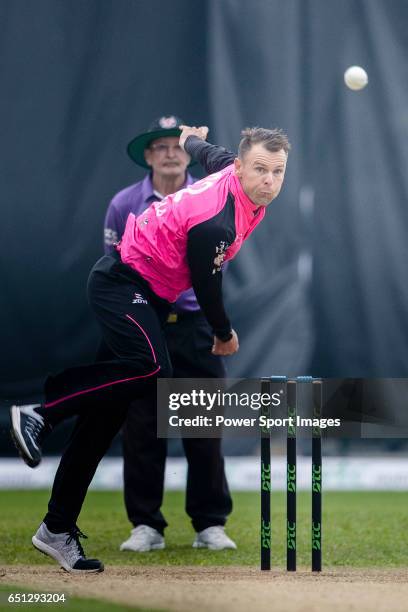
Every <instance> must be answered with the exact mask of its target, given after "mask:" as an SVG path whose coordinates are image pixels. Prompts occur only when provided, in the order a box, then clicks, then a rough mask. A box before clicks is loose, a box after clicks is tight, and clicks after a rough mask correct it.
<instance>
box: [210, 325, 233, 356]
mask: <svg viewBox="0 0 408 612" xmlns="http://www.w3.org/2000/svg"><path fill="white" fill-rule="evenodd" d="M231 333H232V338H231V340H228V342H223V341H222V340H220V339H219V338H217V336H214V344H213V347H212V351H211V352H212V354H213V355H221V356H226V355H233V354H234V353H236V352H237V351H238V349H239V342H238V335H237V332H236V331H234V330H232V331H231Z"/></svg>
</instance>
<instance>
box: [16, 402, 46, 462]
mask: <svg viewBox="0 0 408 612" xmlns="http://www.w3.org/2000/svg"><path fill="white" fill-rule="evenodd" d="M40 407H41V404H26V405H24V406H12V407H11V410H10V416H11V436H12V438H13V441H14V444H15V445H16V447H17V450H18V452H19V453H20V456H21V458H22V459H23V460H24V461H25V463H26V464H27V465H28V466H30V467H31V468H35V467H37V465H38V464H39V463H40V461H41V457H42V450H41V446H42V443H43V440H44V437H45V436H46V435H47V434H48V433H49V432H50V431H51V426H50V425H48V424H47V423H46V422H45V421H44V418H43V417H42V416H41V415H40V414H38V412H37V410H36V409H37V408H40Z"/></svg>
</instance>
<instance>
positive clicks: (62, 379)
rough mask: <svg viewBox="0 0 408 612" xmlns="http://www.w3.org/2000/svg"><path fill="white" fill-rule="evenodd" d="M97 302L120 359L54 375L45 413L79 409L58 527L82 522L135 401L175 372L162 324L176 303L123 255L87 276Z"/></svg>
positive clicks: (58, 485) (53, 510) (51, 513)
mask: <svg viewBox="0 0 408 612" xmlns="http://www.w3.org/2000/svg"><path fill="white" fill-rule="evenodd" d="M88 297H89V302H90V305H91V307H92V309H93V311H94V313H95V315H96V318H97V320H98V323H99V325H100V327H101V331H102V336H103V339H104V342H105V343H106V344H107V346H108V347H109V349H110V351H111V352H112V353H113V354H114V356H115V359H111V360H107V361H102V362H99V363H92V364H89V365H84V366H80V367H77V368H69V369H67V370H64V371H63V372H61V373H60V374H58V375H57V376H55V377H50V378H48V379H47V381H46V384H45V388H44V393H45V403H44V407H43V408H42V409H41V412H42V414H43V416H44V417H45V419H46V420H47V421H48V422H49V423H50V424H52V425H56V424H58V423H59V422H61V421H62V420H63V419H65V418H67V417H70V416H72V415H73V414H77V415H78V416H79V419H78V422H77V424H76V427H75V430H74V432H73V434H72V436H71V438H70V441H69V443H68V446H67V448H66V450H65V452H64V453H63V456H62V458H61V461H60V464H59V467H58V470H57V473H56V476H55V480H54V484H53V488H52V493H51V499H50V502H49V505H48V513H47V515H46V516H45V519H44V521H45V523H46V524H47V526H48V527H49V528H50V529H51V530H53V531H66V530H68V529H70V528H71V527H72V526H73V525H75V524H76V521H77V518H78V515H79V513H80V511H81V508H82V504H83V501H84V499H85V495H86V492H87V490H88V487H89V484H90V482H91V480H92V478H93V476H94V473H95V471H96V468H97V466H98V463H99V462H100V460H101V459H102V457H103V456H104V454H105V452H106V450H107V449H108V448H109V445H110V443H111V441H112V439H113V437H114V436H115V434H116V433H117V431H118V430H119V429H120V427H121V425H122V424H123V421H124V420H125V418H126V414H127V411H128V408H129V405H130V403H131V401H133V400H134V399H135V398H140V399H141V398H145V397H148V396H149V395H150V396H152V394H154V393H155V389H156V379H157V376H163V377H169V376H171V373H172V370H171V363H170V359H169V354H168V351H167V346H166V342H165V337H164V333H163V325H164V322H165V320H166V319H167V316H168V312H169V310H170V305H169V304H168V302H166V301H165V300H161V299H160V298H158V297H157V296H156V295H155V294H154V293H153V292H152V291H151V290H150V289H149V286H148V284H147V283H146V281H144V279H142V278H141V277H140V276H139V275H137V274H136V273H135V272H133V271H132V270H131V269H130V268H128V267H127V266H124V265H123V264H122V263H121V262H120V260H118V259H117V258H114V257H111V256H104V257H102V259H100V260H99V261H98V262H97V263H96V264H95V266H94V268H93V269H92V271H91V273H90V276H89V281H88Z"/></svg>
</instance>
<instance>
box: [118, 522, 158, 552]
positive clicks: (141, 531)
mask: <svg viewBox="0 0 408 612" xmlns="http://www.w3.org/2000/svg"><path fill="white" fill-rule="evenodd" d="M130 533H131V536H130V538H129V539H128V540H126V541H125V542H123V544H121V545H120V550H131V551H133V552H148V551H149V550H163V548H164V547H165V543H164V537H163V536H162V535H161V533H159V532H158V531H157V529H153V527H149V525H138V526H137V527H135V528H134V529H132V531H131V532H130Z"/></svg>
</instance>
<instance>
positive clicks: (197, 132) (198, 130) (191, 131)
mask: <svg viewBox="0 0 408 612" xmlns="http://www.w3.org/2000/svg"><path fill="white" fill-rule="evenodd" d="M179 127H180V130H181V134H180V139H179V145H180V147H181V148H182V149H184V143H185V142H186V139H187V138H188V137H189V136H197V138H200V139H201V140H206V139H207V136H208V127H207V126H206V125H202V126H201V127H195V126H190V125H180V126H179Z"/></svg>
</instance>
